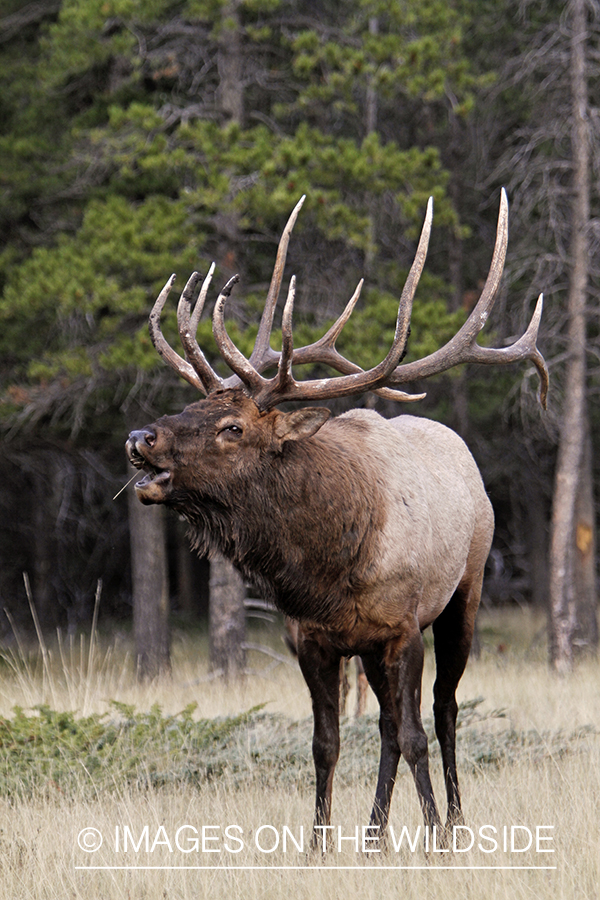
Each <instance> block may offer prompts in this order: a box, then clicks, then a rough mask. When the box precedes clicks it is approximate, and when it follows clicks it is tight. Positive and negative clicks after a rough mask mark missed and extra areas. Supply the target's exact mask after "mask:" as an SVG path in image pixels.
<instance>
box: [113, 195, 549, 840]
mask: <svg viewBox="0 0 600 900" xmlns="http://www.w3.org/2000/svg"><path fill="white" fill-rule="evenodd" d="M303 199H304V198H302V200H301V201H300V202H299V203H298V204H297V206H296V208H295V209H294V211H293V213H292V215H291V216H290V219H289V221H288V223H287V225H286V227H285V229H284V232H283V234H282V237H281V240H280V242H279V247H278V251H277V257H276V262H275V267H274V271H273V276H272V279H271V283H270V287H269V291H268V295H267V299H266V303H265V308H264V311H263V314H262V318H261V322H260V325H259V330H258V334H257V338H256V343H255V346H254V349H253V352H252V354H251V356H250V358H249V359H247V358H246V357H245V356H244V355H243V354H242V353H241V352H240V351H239V350H238V348H237V347H236V346H235V344H234V343H233V341H232V340H231V338H230V337H229V335H228V333H227V331H226V328H225V322H224V309H225V304H226V301H227V298H228V297H229V295H230V293H231V290H232V287H233V285H234V284H235V282H236V281H237V280H238V279H237V276H235V277H234V278H232V279H231V280H230V281H229V282H228V283H227V284H226V285H225V287H224V288H223V290H222V291H221V293H220V295H219V297H218V299H217V301H216V305H215V308H214V313H213V331H214V335H215V339H216V342H217V346H218V349H219V352H220V354H221V356H222V357H223V359H224V360H225V362H226V363H227V364H228V366H229V367H230V368H231V370H232V371H233V373H234V374H233V375H232V376H230V377H228V378H226V379H223V378H221V377H220V376H219V375H218V374H217V373H216V372H215V371H214V369H213V368H212V367H211V366H210V365H209V363H208V361H207V359H206V357H205V355H204V353H203V352H202V350H201V349H200V347H199V346H198V343H197V341H196V337H195V335H196V329H197V325H198V320H199V317H200V315H201V312H202V308H203V305H204V302H205V299H206V295H207V292H208V287H209V284H210V281H211V277H212V274H213V270H214V265H213V266H212V267H211V269H210V271H209V273H208V275H207V276H206V278H205V279H204V282H203V284H202V286H201V289H200V292H199V297H198V299H197V301H196V303H195V305H194V304H193V297H194V294H195V291H196V287H197V284H198V283H199V280H200V276H199V275H198V274H197V273H194V274H193V275H192V276H191V278H190V279H189V281H188V283H187V285H186V286H185V288H184V290H183V293H182V294H181V298H180V301H179V305H178V309H177V318H178V328H179V335H180V339H181V342H182V344H183V348H184V350H185V357H186V358H185V359H183V358H182V357H181V356H180V355H179V354H178V353H176V352H175V351H174V350H173V349H172V348H171V347H170V346H169V344H168V343H167V342H166V340H165V338H164V337H163V334H162V332H161V328H160V316H161V312H162V310H163V307H164V305H165V303H166V300H167V296H168V294H169V291H170V290H171V288H172V286H173V283H174V280H175V276H174V275H173V276H172V277H171V278H170V279H169V281H168V282H167V284H166V285H165V287H164V289H163V290H162V291H161V293H160V295H159V297H158V299H157V300H156V303H155V305H154V308H153V310H152V312H151V314H150V323H149V327H150V335H151V338H152V341H153V343H154V345H155V347H156V349H157V351H158V353H159V354H160V355H161V357H162V358H163V359H164V360H165V361H166V362H167V363H168V364H169V365H170V366H172V367H173V368H174V369H175V371H176V372H178V373H179V375H181V376H182V377H183V378H185V379H186V380H187V381H188V382H190V384H192V385H194V387H196V388H198V389H199V390H200V391H201V392H202V393H203V394H205V395H206V398H205V399H201V400H199V401H197V402H195V403H192V404H191V405H190V406H187V407H186V408H185V409H184V410H183V412H181V413H179V415H173V416H162V417H161V418H159V419H158V420H157V421H156V422H154V424H152V425H147V426H145V427H144V428H142V429H141V430H139V431H133V432H132V433H131V434H130V435H129V439H128V441H127V445H126V448H127V454H128V456H129V460H130V461H131V463H132V464H133V465H134V466H136V467H137V468H139V469H143V470H144V472H145V475H144V477H143V478H142V479H141V481H139V482H138V483H137V484H136V486H135V489H136V492H137V496H138V497H139V499H140V500H141V502H142V503H164V504H165V505H166V506H168V507H171V508H172V509H174V510H176V511H177V512H178V513H180V514H181V515H183V516H184V517H185V518H186V519H187V521H188V523H189V525H190V535H191V540H192V543H193V545H194V547H195V548H197V549H198V551H200V552H202V553H210V552H211V551H214V550H219V551H220V552H221V553H223V554H224V555H225V557H227V558H228V559H229V560H231V562H232V563H233V564H234V565H235V566H236V567H237V568H238V569H239V570H240V572H241V573H242V574H243V575H244V576H245V577H246V578H247V579H249V580H250V581H252V582H253V583H254V584H255V585H256V586H257V587H258V589H259V590H261V591H262V592H263V595H264V596H265V597H266V598H268V599H270V600H271V601H272V602H273V603H275V604H276V605H277V607H278V608H279V609H280V610H281V611H282V612H283V613H285V614H286V615H287V616H290V617H292V618H293V619H296V620H297V621H298V623H299V628H298V657H299V662H300V667H301V670H302V673H303V675H304V678H305V680H306V682H307V684H308V688H309V690H310V694H311V698H312V706H313V715H314V735H313V757H314V764H315V770H316V811H315V823H316V824H317V825H325V824H327V823H329V821H330V814H331V796H332V781H333V774H334V769H335V765H336V762H337V759H338V755H339V708H338V698H339V691H338V680H339V671H340V666H339V663H340V659H341V657H342V656H352V655H359V656H360V657H361V659H362V661H363V664H364V669H365V672H366V675H367V678H368V680H369V683H370V685H371V687H372V689H373V691H374V693H375V695H376V697H377V700H378V701H379V706H380V718H379V730H380V736H381V755H380V762H379V775H378V780H377V788H376V793H375V800H374V804H373V809H372V812H371V817H370V824H371V825H372V826H379V828H380V829H381V833H383V831H384V829H385V827H386V824H387V820H388V815H389V807H390V800H391V796H392V790H393V787H394V780H395V776H396V770H397V766H398V761H399V758H400V755H401V754H402V755H403V756H404V758H405V759H406V762H407V763H408V765H409V767H410V769H411V771H412V774H413V777H414V780H415V784H416V789H417V793H418V796H419V801H420V804H421V808H422V812H423V815H424V819H425V823H426V824H427V825H429V826H433V825H436V826H438V827H439V826H440V824H441V823H440V817H439V814H438V810H437V806H436V801H435V798H434V795H433V791H432V787H431V781H430V777H429V764H428V754H427V737H426V735H425V732H424V730H423V725H422V723H421V712H420V706H421V677H422V670H423V637H422V633H423V631H424V629H425V628H427V627H428V626H429V625H431V626H432V627H433V636H434V646H435V658H436V681H435V685H434V707H433V708H434V718H435V731H436V735H437V738H438V740H439V743H440V746H441V751H442V761H443V769H444V778H445V785H446V794H447V802H448V820H447V823H448V825H452V824H455V823H460V822H461V820H462V813H461V801H460V794H459V788H458V779H457V774H456V759H455V728H456V715H457V703H456V698H455V694H456V688H457V685H458V682H459V680H460V678H461V676H462V673H463V671H464V668H465V665H466V662H467V657H468V655H469V648H470V645H471V639H472V636H473V628H474V621H475V614H476V612H477V607H478V604H479V600H480V596H481V586H482V579H483V570H484V565H485V562H486V559H487V556H488V553H489V549H490V545H491V540H492V533H493V528H494V519H493V513H492V507H491V505H490V502H489V500H488V498H487V495H486V492H485V489H484V487H483V483H482V480H481V476H480V474H479V471H478V469H477V466H476V464H475V461H474V460H473V457H472V456H471V454H470V452H469V450H468V449H467V447H466V445H465V444H464V443H463V441H462V440H461V438H460V437H458V435H457V434H455V433H454V432H453V431H451V430H450V429H448V428H446V427H444V426H443V425H440V424H438V423H437V422H433V421H429V420H426V419H423V418H416V417H413V416H408V415H403V416H399V417H398V418H394V419H389V420H386V419H384V418H383V417H382V416H380V415H378V414H377V413H376V412H374V411H372V410H366V409H355V410H352V411H351V412H347V413H344V414H343V415H340V416H338V417H335V418H333V417H330V412H329V410H327V409H325V408H323V407H307V408H301V409H295V410H293V411H288V412H283V411H281V410H279V409H277V408H276V406H277V404H279V403H282V402H283V401H290V400H309V401H310V400H318V401H323V400H328V399H330V398H334V397H343V396H348V395H352V394H359V393H362V392H365V391H374V392H375V393H377V394H379V395H380V396H383V397H385V398H388V399H393V400H400V401H407V400H415V399H420V397H423V396H424V395H423V394H421V395H411V394H407V393H405V392H404V391H403V390H399V386H401V385H405V384H407V383H410V382H413V381H414V380H415V379H417V378H423V377H425V376H429V375H433V374H435V373H439V372H444V371H446V370H447V369H450V368H451V367H452V366H456V365H458V364H459V363H473V362H474V363H487V364H500V365H502V364H505V363H513V362H515V361H518V360H531V362H532V363H533V364H534V366H535V367H536V368H537V370H538V373H539V376H540V383H541V386H540V400H541V402H542V404H543V405H545V398H546V394H547V388H548V373H547V369H546V365H545V362H544V359H543V357H542V355H541V353H540V351H539V350H538V348H537V346H536V340H537V333H538V328H539V323H540V317H541V313H542V297H541V296H540V298H539V300H538V303H537V306H536V309H535V312H534V315H533V318H532V320H531V323H530V324H529V326H528V328H527V330H526V332H525V333H524V335H523V336H522V337H521V338H520V339H519V340H517V341H516V342H515V343H514V344H512V345H511V346H507V347H504V348H501V349H494V348H489V347H480V346H479V345H478V344H477V343H476V339H477V336H478V334H479V332H480V331H481V329H482V328H483V325H484V324H485V321H486V319H487V317H488V315H489V312H490V309H491V307H492V304H493V302H494V298H495V295H496V293H497V290H498V286H499V283H500V278H501V275H502V270H503V266H504V259H505V254H506V245H507V237H508V205H507V201H506V195H505V193H504V191H503V192H502V199H501V204H500V213H499V218H498V227H497V234H496V244H495V249H494V253H493V258H492V263H491V267H490V271H489V274H488V277H487V281H486V283H485V286H484V288H483V292H482V294H481V297H480V299H479V301H478V303H477V305H476V306H475V308H474V309H473V311H472V313H471V314H470V316H469V317H468V319H467V321H466V322H465V324H464V325H463V326H462V328H461V329H460V330H459V331H458V332H457V333H456V334H455V335H454V337H453V338H452V339H451V340H450V341H448V343H447V344H445V346H443V347H442V348H441V349H439V350H437V351H436V352H434V353H432V354H430V355H429V356H426V357H425V358H423V359H420V360H418V361H416V362H406V363H402V358H403V355H404V351H405V345H406V340H407V335H408V332H409V324H410V316H411V308H412V302H413V297H414V295H415V291H416V288H417V283H418V281H419V277H420V274H421V271H422V269H423V266H424V263H425V256H426V252H427V246H428V241H429V234H430V230H431V220H432V203H431V201H429V204H428V208H427V215H426V218H425V223H424V226H423V230H422V233H421V237H420V240H419V244H418V249H417V252H416V256H415V259H414V262H413V264H412V267H411V270H410V273H409V275H408V278H407V281H406V285H405V287H404V290H403V292H402V295H401V298H400V302H399V312H398V318H397V324H396V332H395V336H394V340H393V343H392V347H391V349H390V351H389V353H388V355H387V356H386V358H385V359H384V360H383V362H381V363H379V364H378V365H376V366H375V367H374V368H372V369H370V370H369V371H363V370H362V369H361V368H360V367H359V366H357V365H355V364H354V363H352V362H350V361H349V360H347V359H346V358H344V357H343V356H342V355H341V354H340V353H339V352H338V351H337V349H336V347H335V344H336V339H337V337H338V335H339V334H340V332H341V330H342V328H343V326H344V324H345V322H346V321H347V320H348V318H349V316H350V314H351V312H352V310H353V308H354V306H355V304H356V301H357V300H358V297H359V294H360V290H361V287H362V281H361V282H360V284H359V285H358V287H357V289H356V291H355V293H354V295H353V297H352V298H351V300H350V301H349V303H348V305H347V307H346V309H345V310H344V312H343V313H342V315H341V316H340V317H339V319H338V320H337V321H336V322H335V324H334V325H333V326H332V327H331V328H330V329H329V331H328V332H327V333H326V334H325V335H324V336H323V337H322V338H321V339H320V340H318V341H316V342H315V343H313V344H310V345H307V346H304V347H294V344H293V338H292V309H293V304H294V293H295V278H292V279H291V282H290V286H289V291H288V295H287V301H286V303H285V307H284V310H283V318H282V349H281V351H275V350H273V349H272V348H271V346H270V334H271V330H272V324H273V316H274V312H275V307H276V304H277V300H278V297H279V292H280V287H281V282H282V277H283V269H284V265H285V259H286V253H287V247H288V243H289V239H290V234H291V231H292V228H293V226H294V223H295V221H296V217H297V215H298V212H299V210H300V207H301V205H302V201H303ZM305 363H321V364H326V365H328V366H330V367H332V368H333V369H334V370H335V371H336V372H337V373H339V374H336V375H334V376H332V377H329V378H317V379H312V380H304V381H296V380H295V378H294V376H293V374H292V367H293V366H298V365H301V364H305ZM274 367H276V372H275V373H274V374H273V375H272V377H269V378H267V377H265V376H264V375H263V374H262V373H263V372H264V371H265V370H267V369H269V368H274Z"/></svg>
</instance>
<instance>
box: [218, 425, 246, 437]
mask: <svg viewBox="0 0 600 900" xmlns="http://www.w3.org/2000/svg"><path fill="white" fill-rule="evenodd" d="M223 433H226V434H235V435H241V434H242V433H243V432H242V429H241V428H240V426H239V425H226V426H225V428H222V429H221V431H220V432H219V434H223Z"/></svg>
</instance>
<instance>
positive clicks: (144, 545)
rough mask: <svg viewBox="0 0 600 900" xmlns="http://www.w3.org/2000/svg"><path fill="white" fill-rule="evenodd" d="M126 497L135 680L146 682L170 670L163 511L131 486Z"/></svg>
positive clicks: (167, 589) (167, 588)
mask: <svg viewBox="0 0 600 900" xmlns="http://www.w3.org/2000/svg"><path fill="white" fill-rule="evenodd" d="M127 495H128V508H129V534H130V541H131V579H132V593H133V635H134V642H135V654H136V660H137V677H138V680H140V681H147V680H150V679H152V678H156V677H157V676H159V675H165V674H169V673H170V671H171V658H170V654H169V587H168V578H167V545H166V534H165V511H164V509H163V507H162V506H158V505H153V506H143V504H141V503H140V501H139V500H138V499H137V497H136V495H135V489H134V488H133V486H131V487H129V488H128V490H127Z"/></svg>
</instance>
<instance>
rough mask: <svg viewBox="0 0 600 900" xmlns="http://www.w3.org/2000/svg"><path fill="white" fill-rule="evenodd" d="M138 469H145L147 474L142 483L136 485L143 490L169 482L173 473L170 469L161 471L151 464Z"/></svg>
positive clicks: (137, 482)
mask: <svg viewBox="0 0 600 900" xmlns="http://www.w3.org/2000/svg"><path fill="white" fill-rule="evenodd" d="M134 465H135V463H134ZM137 468H138V469H143V471H144V472H145V473H146V474H145V475H144V477H143V478H142V479H141V480H140V481H136V483H135V487H136V488H138V489H141V490H143V489H144V488H145V487H148V485H150V484H160V483H161V482H165V481H168V480H169V478H170V477H171V473H170V472H169V470H168V469H159V468H158V467H157V466H151V465H149V463H145V465H143V466H137Z"/></svg>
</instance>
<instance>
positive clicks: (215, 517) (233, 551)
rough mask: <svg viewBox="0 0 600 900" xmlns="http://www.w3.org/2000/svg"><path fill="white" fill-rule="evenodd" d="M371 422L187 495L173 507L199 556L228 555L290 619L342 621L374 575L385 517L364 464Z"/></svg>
mask: <svg viewBox="0 0 600 900" xmlns="http://www.w3.org/2000/svg"><path fill="white" fill-rule="evenodd" d="M377 418H379V417H377ZM380 421H383V420H380ZM369 424H370V423H367V422H363V421H361V420H360V418H359V417H347V416H341V417H339V418H334V419H331V420H329V421H328V422H326V423H325V424H324V425H323V427H322V428H321V429H320V431H319V432H318V433H317V434H316V435H314V436H313V437H310V438H306V439H304V440H300V441H289V442H286V443H285V444H284V445H283V447H282V448H281V451H280V452H279V453H274V452H272V451H268V452H265V453H263V454H262V455H261V458H260V463H259V469H258V470H257V469H256V467H252V468H251V469H250V470H248V471H246V470H244V469H241V470H240V471H239V472H238V474H237V476H236V478H235V479H234V480H233V481H229V482H228V484H227V485H226V486H221V485H219V483H218V482H217V483H213V484H211V485H210V486H209V487H208V488H207V489H206V490H204V491H202V493H201V492H200V491H194V490H186V491H185V493H184V492H180V493H179V494H178V495H176V496H175V497H174V498H173V500H172V502H171V503H170V505H171V506H173V507H174V508H175V509H176V510H178V511H179V512H180V513H182V514H183V515H184V516H185V518H186V519H187V521H188V522H189V524H190V538H191V540H192V544H193V546H194V547H195V549H197V550H198V552H199V553H208V554H209V555H210V554H211V553H214V551H219V552H221V553H222V554H223V555H224V556H225V557H226V558H228V559H229V560H230V561H231V562H232V563H233V564H234V565H235V566H236V567H237V568H238V569H239V570H240V571H241V572H242V574H243V575H244V577H245V578H247V579H248V580H249V581H250V582H252V583H253V584H254V585H255V586H256V588H257V589H259V590H260V591H261V593H262V594H263V595H264V596H266V597H267V598H268V599H270V600H271V601H272V602H274V603H275V604H276V605H277V606H278V607H279V608H281V609H282V610H283V611H284V612H285V613H286V614H287V615H290V616H292V617H294V618H303V619H310V620H312V621H319V622H320V623H322V624H326V623H327V622H328V621H329V620H333V619H336V620H337V621H339V618H340V615H341V614H342V608H343V607H344V608H345V609H346V610H347V607H348V604H349V602H350V603H351V600H352V597H353V595H354V594H355V593H356V591H357V590H358V589H359V588H360V585H361V584H362V583H363V581H364V579H365V578H366V577H368V575H369V571H370V569H371V568H372V565H373V544H374V541H375V540H376V537H377V535H378V533H379V532H380V531H381V530H382V528H383V527H384V524H385V518H386V502H385V496H384V494H383V491H382V489H381V486H380V484H379V483H378V479H377V477H376V474H375V473H374V472H373V471H372V467H370V466H369V465H368V464H366V462H365V460H364V457H365V454H364V447H363V440H364V436H365V432H367V431H368V430H369ZM366 497H368V498H369V502H366V501H365V498H366Z"/></svg>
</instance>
